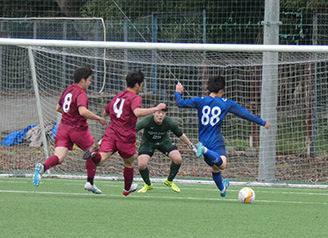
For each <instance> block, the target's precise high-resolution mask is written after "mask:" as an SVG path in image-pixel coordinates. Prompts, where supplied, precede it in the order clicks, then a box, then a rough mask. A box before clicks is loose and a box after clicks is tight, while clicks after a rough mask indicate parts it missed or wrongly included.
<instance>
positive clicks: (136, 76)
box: [125, 71, 145, 88]
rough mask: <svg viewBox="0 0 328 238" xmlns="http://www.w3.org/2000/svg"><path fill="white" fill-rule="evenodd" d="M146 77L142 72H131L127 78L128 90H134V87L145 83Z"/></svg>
mask: <svg viewBox="0 0 328 238" xmlns="http://www.w3.org/2000/svg"><path fill="white" fill-rule="evenodd" d="M144 78H145V75H144V74H143V73H142V72H141V71H131V72H129V73H128V75H127V76H126V78H125V80H126V84H127V87H128V88H134V85H135V84H136V83H138V84H139V85H140V84H141V83H142V82H143V81H144Z"/></svg>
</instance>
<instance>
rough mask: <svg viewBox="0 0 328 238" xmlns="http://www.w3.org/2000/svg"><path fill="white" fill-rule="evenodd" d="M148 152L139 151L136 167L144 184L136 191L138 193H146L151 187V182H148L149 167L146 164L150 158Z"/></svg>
mask: <svg viewBox="0 0 328 238" xmlns="http://www.w3.org/2000/svg"><path fill="white" fill-rule="evenodd" d="M150 156H151V155H150V154H148V153H147V152H139V156H138V167H139V172H140V175H141V177H142V179H143V181H144V182H145V185H144V186H143V187H142V188H141V189H140V190H139V191H138V193H146V192H147V191H148V190H151V189H153V187H154V186H153V184H152V183H151V182H150V178H149V169H148V167H147V164H148V162H149V160H150Z"/></svg>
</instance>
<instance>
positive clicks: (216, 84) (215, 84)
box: [207, 75, 225, 93]
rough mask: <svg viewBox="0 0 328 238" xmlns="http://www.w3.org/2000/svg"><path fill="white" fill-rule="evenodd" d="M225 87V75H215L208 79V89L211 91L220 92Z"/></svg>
mask: <svg viewBox="0 0 328 238" xmlns="http://www.w3.org/2000/svg"><path fill="white" fill-rule="evenodd" d="M224 87H225V79H224V77H223V76H221V75H219V76H215V77H211V78H209V79H208V85H207V89H208V90H209V91H210V93H218V92H219V91H220V90H221V89H224Z"/></svg>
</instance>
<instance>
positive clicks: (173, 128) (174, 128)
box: [165, 117, 197, 153]
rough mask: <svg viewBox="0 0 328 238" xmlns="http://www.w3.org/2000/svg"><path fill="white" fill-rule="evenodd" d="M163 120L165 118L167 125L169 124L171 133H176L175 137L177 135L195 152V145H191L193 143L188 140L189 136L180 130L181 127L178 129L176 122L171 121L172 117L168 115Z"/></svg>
mask: <svg viewBox="0 0 328 238" xmlns="http://www.w3.org/2000/svg"><path fill="white" fill-rule="evenodd" d="M165 120H166V122H167V123H168V125H169V128H170V131H172V133H173V134H174V135H176V136H177V137H179V139H180V140H181V141H182V142H183V143H185V144H186V145H188V147H189V148H190V149H192V150H193V151H194V152H195V153H196V152H197V149H196V147H195V146H194V145H193V143H192V142H191V141H190V140H189V138H188V137H187V136H186V134H184V133H183V132H182V131H181V129H180V127H179V126H178V124H176V123H174V122H173V121H172V119H171V118H169V117H166V118H165Z"/></svg>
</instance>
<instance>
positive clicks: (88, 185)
mask: <svg viewBox="0 0 328 238" xmlns="http://www.w3.org/2000/svg"><path fill="white" fill-rule="evenodd" d="M84 189H85V190H87V191H90V192H93V193H95V194H101V190H100V189H99V188H97V187H96V185H95V184H94V185H91V183H89V182H86V184H85V185H84Z"/></svg>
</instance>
